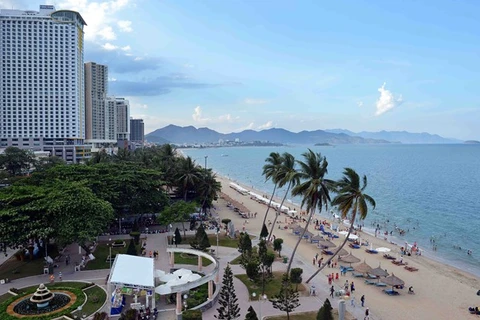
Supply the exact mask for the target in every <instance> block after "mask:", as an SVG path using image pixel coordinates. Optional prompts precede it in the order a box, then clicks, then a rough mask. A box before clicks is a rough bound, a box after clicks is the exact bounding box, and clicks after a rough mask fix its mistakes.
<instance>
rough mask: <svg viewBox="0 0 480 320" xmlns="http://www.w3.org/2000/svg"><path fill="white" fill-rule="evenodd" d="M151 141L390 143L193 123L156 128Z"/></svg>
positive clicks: (316, 133) (303, 132)
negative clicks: (218, 128)
mask: <svg viewBox="0 0 480 320" xmlns="http://www.w3.org/2000/svg"><path fill="white" fill-rule="evenodd" d="M145 138H146V139H147V140H148V141H150V142H157V141H164V140H166V141H169V142H171V143H178V144H182V143H189V144H192V143H198V144H202V143H216V142H218V141H219V140H220V139H222V140H230V141H234V140H235V139H239V140H240V141H245V142H250V141H269V142H275V143H291V144H315V143H329V144H367V143H369V144H370V143H389V142H388V141H386V140H381V139H380V140H379V139H372V138H362V137H356V136H350V135H348V134H344V133H340V134H337V133H332V132H326V131H323V130H315V131H301V132H298V133H295V132H291V131H288V130H285V129H278V128H272V129H267V130H262V131H254V130H244V131H242V132H238V133H228V134H223V133H219V132H217V131H215V130H211V129H209V128H198V129H197V128H195V127H193V126H188V127H179V126H176V125H172V124H171V125H168V126H166V127H164V128H160V129H157V130H155V131H153V132H151V133H149V134H147V135H146V136H145Z"/></svg>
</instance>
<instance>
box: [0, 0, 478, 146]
mask: <svg viewBox="0 0 480 320" xmlns="http://www.w3.org/2000/svg"><path fill="white" fill-rule="evenodd" d="M39 4H51V2H50V3H49V2H48V1H37V0H0V6H1V7H2V8H5V7H12V6H14V7H17V8H28V9H36V10H38V5H39ZM54 4H55V5H56V8H57V9H73V10H77V11H79V12H80V13H81V14H82V16H83V17H84V19H85V20H86V22H87V24H88V27H87V28H86V29H85V36H86V51H85V58H86V60H88V61H95V62H98V63H104V64H107V65H109V67H110V73H109V77H110V82H109V85H110V93H111V94H114V95H117V96H125V97H127V98H128V99H129V100H130V102H131V105H132V110H131V113H132V115H133V116H135V117H143V118H144V119H145V123H146V129H147V132H148V131H152V130H154V129H157V128H160V127H163V126H165V125H168V124H171V123H173V124H176V125H181V126H185V125H193V126H196V127H209V128H212V129H215V130H217V131H220V132H232V131H240V130H243V129H247V128H250V129H254V130H260V129H264V128H271V127H281V128H285V129H288V130H291V131H301V130H315V129H333V128H344V129H349V130H352V131H363V130H365V131H378V130H407V131H411V132H423V131H427V132H430V133H437V134H440V135H443V136H446V137H454V138H460V139H477V140H480V129H479V126H478V123H479V122H480V120H479V119H480V95H479V94H478V92H479V90H478V86H479V83H480V82H479V75H480V64H479V58H480V56H479V52H480V50H479V49H480V32H479V31H478V30H480V19H478V12H479V9H480V2H478V1H438V0H437V1H423V2H422V3H420V2H419V1H359V0H355V1H353V0H352V1H281V0H276V1H273V0H272V1H270V0H268V1H267V0H265V1H253V0H246V1H239V0H177V1H173V0H164V1H162V0H111V1H99V0H96V1H94V0H60V1H54Z"/></svg>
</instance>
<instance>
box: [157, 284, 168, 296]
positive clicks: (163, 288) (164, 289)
mask: <svg viewBox="0 0 480 320" xmlns="http://www.w3.org/2000/svg"><path fill="white" fill-rule="evenodd" d="M155 293H158V294H169V293H172V289H171V288H170V286H167V285H166V284H162V285H161V286H158V287H156V288H155Z"/></svg>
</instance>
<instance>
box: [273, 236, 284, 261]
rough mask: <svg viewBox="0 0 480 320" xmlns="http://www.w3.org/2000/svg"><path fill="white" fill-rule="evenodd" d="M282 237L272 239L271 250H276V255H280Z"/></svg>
mask: <svg viewBox="0 0 480 320" xmlns="http://www.w3.org/2000/svg"><path fill="white" fill-rule="evenodd" d="M282 244H283V239H282V238H277V239H275V240H273V250H274V251H277V252H278V257H281V256H282V255H281V252H282Z"/></svg>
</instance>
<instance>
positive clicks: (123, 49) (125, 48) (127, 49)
mask: <svg viewBox="0 0 480 320" xmlns="http://www.w3.org/2000/svg"><path fill="white" fill-rule="evenodd" d="M120 49H122V51H130V49H132V48H130V46H125V47H121V48H120Z"/></svg>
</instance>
